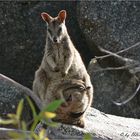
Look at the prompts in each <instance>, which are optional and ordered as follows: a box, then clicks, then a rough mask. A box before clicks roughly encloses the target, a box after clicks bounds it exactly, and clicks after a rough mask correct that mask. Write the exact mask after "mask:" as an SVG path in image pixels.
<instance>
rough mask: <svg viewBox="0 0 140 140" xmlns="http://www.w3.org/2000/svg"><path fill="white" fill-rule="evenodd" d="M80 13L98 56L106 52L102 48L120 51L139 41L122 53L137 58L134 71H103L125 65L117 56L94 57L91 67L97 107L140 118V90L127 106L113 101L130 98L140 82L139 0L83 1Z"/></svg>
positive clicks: (85, 30)
mask: <svg viewBox="0 0 140 140" xmlns="http://www.w3.org/2000/svg"><path fill="white" fill-rule="evenodd" d="M77 13H78V14H77V15H78V16H77V17H78V21H79V25H80V28H81V30H82V31H83V33H84V35H85V37H86V40H87V43H88V45H89V46H90V50H91V51H92V53H93V54H94V55H95V56H103V55H105V53H103V52H101V51H100V49H99V47H101V48H104V49H106V50H108V51H111V52H118V51H120V50H123V49H126V48H128V47H130V46H132V45H134V44H136V43H138V42H139V44H138V45H137V47H135V48H133V49H130V50H128V51H125V52H123V53H120V54H119V55H120V56H123V57H126V58H129V59H130V58H131V59H132V60H133V61H134V63H135V61H137V63H138V65H139V66H137V69H139V70H138V71H137V72H136V73H135V74H131V73H130V71H129V69H127V68H126V69H122V70H104V69H106V68H109V67H113V68H116V67H121V66H124V65H125V63H124V64H123V63H122V62H119V61H118V59H116V58H114V57H107V58H103V59H102V58H101V59H97V60H96V61H97V62H95V63H94V61H95V60H93V61H91V62H90V65H89V67H88V70H89V73H90V76H91V80H92V83H93V85H94V88H95V93H94V103H93V104H94V107H95V108H98V109H99V110H101V111H104V112H105V113H110V114H115V115H120V116H126V117H136V118H140V115H139V111H140V104H139V101H140V94H139V93H140V91H139V92H138V94H137V95H136V96H135V97H134V98H133V99H132V100H131V101H129V102H128V103H126V104H125V105H121V106H117V105H115V104H114V103H113V101H117V102H123V101H125V100H126V99H128V98H129V97H130V96H132V95H133V94H134V92H135V90H136V88H137V87H138V85H139V84H140V54H139V53H140V34H139V32H140V19H139V15H140V2H139V1H81V2H80V3H79V5H78V10H77ZM134 63H133V64H134ZM132 69H133V68H132Z"/></svg>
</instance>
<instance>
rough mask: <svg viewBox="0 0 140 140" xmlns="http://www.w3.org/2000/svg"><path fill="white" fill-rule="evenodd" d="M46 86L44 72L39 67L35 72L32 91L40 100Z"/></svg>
mask: <svg viewBox="0 0 140 140" xmlns="http://www.w3.org/2000/svg"><path fill="white" fill-rule="evenodd" d="M46 88H47V75H46V72H45V71H44V70H43V69H41V68H39V69H38V70H37V71H36V72H35V79H34V82H33V92H34V94H36V95H37V96H38V97H39V98H40V99H41V100H42V101H44V99H45V94H46Z"/></svg>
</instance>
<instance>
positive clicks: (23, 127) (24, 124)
mask: <svg viewBox="0 0 140 140" xmlns="http://www.w3.org/2000/svg"><path fill="white" fill-rule="evenodd" d="M21 126H22V130H24V131H26V130H27V126H26V123H25V122H24V121H21Z"/></svg>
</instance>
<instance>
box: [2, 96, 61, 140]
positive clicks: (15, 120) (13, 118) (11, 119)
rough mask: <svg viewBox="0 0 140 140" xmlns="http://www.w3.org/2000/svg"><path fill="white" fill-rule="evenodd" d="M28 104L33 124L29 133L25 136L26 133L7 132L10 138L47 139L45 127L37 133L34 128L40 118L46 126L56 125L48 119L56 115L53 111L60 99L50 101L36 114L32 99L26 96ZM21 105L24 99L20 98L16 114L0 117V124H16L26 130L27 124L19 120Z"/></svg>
mask: <svg viewBox="0 0 140 140" xmlns="http://www.w3.org/2000/svg"><path fill="white" fill-rule="evenodd" d="M26 99H27V101H28V103H29V106H30V108H31V110H32V114H33V124H32V126H31V128H30V131H31V133H30V134H29V135H28V136H27V134H26V133H22V134H19V133H16V132H12V133H9V136H10V137H11V138H14V139H22V140H25V139H27V138H28V139H32V138H33V139H35V140H48V138H47V137H46V135H45V134H46V133H45V129H42V130H41V131H40V132H39V134H38V135H37V134H35V133H34V129H35V127H36V125H37V123H38V122H39V121H41V120H45V122H46V124H47V125H48V126H52V127H56V126H57V123H55V122H52V121H50V119H52V118H54V117H56V114H55V113H53V112H54V111H56V109H57V108H58V107H59V106H60V105H61V104H62V102H63V101H62V100H56V101H54V102H52V103H50V104H49V105H48V106H46V107H45V108H43V109H42V111H41V112H40V113H39V114H37V112H36V109H35V107H34V105H33V103H32V101H31V100H30V98H29V97H26ZM23 105H24V100H23V99H22V100H21V101H20V102H19V104H18V106H17V110H16V114H8V115H7V117H8V119H1V118H0V124H3V125H7V124H13V125H16V126H18V128H19V129H21V130H24V131H26V130H27V124H26V123H25V122H24V121H23V120H21V115H22V111H23Z"/></svg>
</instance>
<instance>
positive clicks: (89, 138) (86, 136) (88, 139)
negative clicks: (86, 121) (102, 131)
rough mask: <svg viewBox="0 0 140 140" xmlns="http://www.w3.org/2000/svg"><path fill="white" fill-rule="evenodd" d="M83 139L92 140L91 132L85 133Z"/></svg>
mask: <svg viewBox="0 0 140 140" xmlns="http://www.w3.org/2000/svg"><path fill="white" fill-rule="evenodd" d="M83 140H92V137H91V135H90V134H89V133H87V134H85V135H84V138H83Z"/></svg>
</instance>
